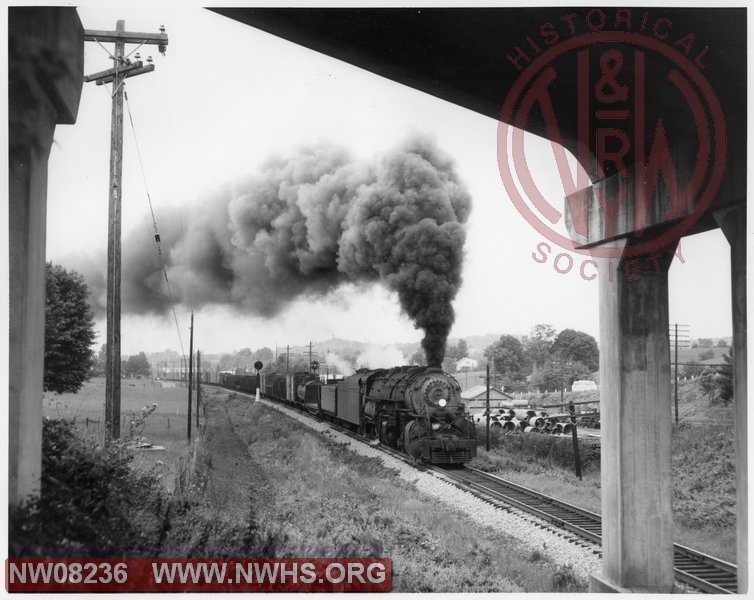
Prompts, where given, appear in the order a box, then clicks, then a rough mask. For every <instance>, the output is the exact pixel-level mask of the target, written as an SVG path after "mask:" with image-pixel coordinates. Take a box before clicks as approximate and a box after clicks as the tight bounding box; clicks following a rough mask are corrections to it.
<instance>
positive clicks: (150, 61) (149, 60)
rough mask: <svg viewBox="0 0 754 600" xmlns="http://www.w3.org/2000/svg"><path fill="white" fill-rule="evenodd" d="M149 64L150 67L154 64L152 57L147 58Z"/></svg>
mask: <svg viewBox="0 0 754 600" xmlns="http://www.w3.org/2000/svg"><path fill="white" fill-rule="evenodd" d="M147 62H148V63H149V64H150V65H151V64H152V57H151V56H147Z"/></svg>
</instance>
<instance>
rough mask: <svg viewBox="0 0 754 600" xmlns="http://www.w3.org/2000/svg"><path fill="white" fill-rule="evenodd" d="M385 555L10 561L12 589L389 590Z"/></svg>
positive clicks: (9, 585)
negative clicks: (364, 556) (382, 556)
mask: <svg viewBox="0 0 754 600" xmlns="http://www.w3.org/2000/svg"><path fill="white" fill-rule="evenodd" d="M391 579H392V573H391V564H390V560H389V559H385V558H348V559H346V558H342V559H341V558H338V559H324V558H315V559H303V558H290V559H222V560H221V559H204V560H202V559H141V558H139V559H120V560H115V559H98V560H96V561H93V560H92V559H8V560H7V561H6V588H7V589H8V591H10V592H44V591H60V592H75V591H90V592H94V591H121V592H124V591H134V592H137V591H143V592H146V591H174V592H178V591H205V592H209V591H256V592H263V591H307V592H327V591H337V592H343V591H356V592H358V591H361V592H368V591H390V587H391V584H392V581H391Z"/></svg>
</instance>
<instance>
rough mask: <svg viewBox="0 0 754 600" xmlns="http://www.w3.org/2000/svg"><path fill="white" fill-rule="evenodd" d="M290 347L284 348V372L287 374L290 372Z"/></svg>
mask: <svg viewBox="0 0 754 600" xmlns="http://www.w3.org/2000/svg"><path fill="white" fill-rule="evenodd" d="M290 358H291V347H290V346H286V347H285V372H286V373H288V372H289V371H290V370H291V367H290Z"/></svg>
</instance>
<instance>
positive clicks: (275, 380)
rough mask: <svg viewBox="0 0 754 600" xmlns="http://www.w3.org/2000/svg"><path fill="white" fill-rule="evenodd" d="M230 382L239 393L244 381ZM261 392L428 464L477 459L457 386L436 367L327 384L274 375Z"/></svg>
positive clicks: (361, 374) (365, 374) (306, 376)
mask: <svg viewBox="0 0 754 600" xmlns="http://www.w3.org/2000/svg"><path fill="white" fill-rule="evenodd" d="M228 383H231V382H230V381H228V382H225V385H227V384H228ZM233 383H234V384H237V386H238V389H241V386H242V384H246V383H247V382H246V381H241V380H234V382H233ZM248 383H249V384H251V381H249V382H248ZM233 387H236V385H234V386H233ZM244 387H245V386H244ZM263 389H264V393H265V395H266V396H268V397H271V398H275V399H278V400H282V401H285V402H290V403H295V404H297V405H299V406H300V407H302V408H305V409H306V410H307V411H309V412H310V413H312V414H316V415H321V416H323V417H324V418H326V419H328V420H331V421H333V422H336V423H339V424H341V425H344V426H346V427H349V428H351V429H354V430H356V431H358V432H359V433H361V434H362V435H365V436H367V437H370V438H373V439H375V438H376V439H378V440H379V441H380V442H381V443H382V444H384V445H386V446H389V447H391V448H395V449H397V450H400V451H401V452H404V453H406V454H408V455H409V456H412V457H414V458H416V459H421V460H423V461H425V462H428V463H433V464H461V463H465V462H468V461H469V460H471V459H472V458H473V457H474V456H476V429H475V428H474V424H473V421H472V420H471V417H470V416H469V415H468V414H467V413H466V411H465V407H464V405H463V404H462V402H461V386H460V385H459V384H458V382H457V381H456V380H455V378H454V377H453V376H452V375H450V374H448V373H445V372H444V371H443V370H442V369H439V368H432V367H395V368H392V369H375V370H367V369H362V370H360V371H357V372H356V373H355V374H353V375H351V376H350V377H346V378H345V379H343V380H341V381H337V382H335V383H327V384H325V383H322V381H320V379H319V377H318V376H317V375H313V374H310V373H295V374H293V375H279V374H274V373H273V374H271V375H267V376H266V378H265V382H264V387H263ZM244 391H245V390H244ZM253 391H256V388H254V390H253ZM253 391H252V393H253ZM260 391H261V390H260Z"/></svg>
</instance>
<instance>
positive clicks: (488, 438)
mask: <svg viewBox="0 0 754 600" xmlns="http://www.w3.org/2000/svg"><path fill="white" fill-rule="evenodd" d="M486 404H487V410H485V411H484V414H485V415H486V416H487V439H486V441H485V443H484V447H485V449H486V450H487V452H489V451H490V361H487V402H486Z"/></svg>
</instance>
